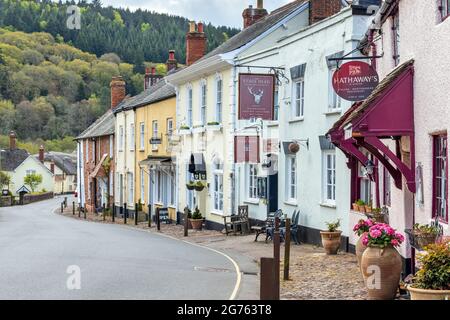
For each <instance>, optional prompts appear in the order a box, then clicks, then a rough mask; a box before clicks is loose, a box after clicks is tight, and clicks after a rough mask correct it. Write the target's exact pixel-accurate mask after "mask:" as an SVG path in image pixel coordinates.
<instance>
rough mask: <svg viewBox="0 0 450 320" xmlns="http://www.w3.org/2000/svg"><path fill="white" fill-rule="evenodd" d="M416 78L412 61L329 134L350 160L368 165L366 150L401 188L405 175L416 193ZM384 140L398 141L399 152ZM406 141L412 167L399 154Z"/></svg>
mask: <svg viewBox="0 0 450 320" xmlns="http://www.w3.org/2000/svg"><path fill="white" fill-rule="evenodd" d="M413 78H414V60H409V61H407V62H405V63H403V64H402V65H400V66H398V67H397V68H395V69H394V70H393V71H392V72H391V73H390V74H389V75H387V76H386V78H384V80H383V81H382V82H380V84H379V85H378V87H377V88H376V89H375V90H374V91H373V92H372V94H371V95H370V96H369V97H368V98H367V99H366V100H365V101H362V102H358V103H355V104H354V105H353V106H352V107H351V108H350V109H349V110H348V111H347V112H346V113H345V114H344V115H343V116H342V117H341V118H340V119H339V120H338V121H337V122H336V123H335V125H334V126H333V128H332V129H331V130H330V131H329V132H328V135H329V137H330V139H331V142H332V143H333V144H334V145H335V146H336V147H338V148H339V149H341V150H342V151H343V152H344V153H345V154H346V155H347V157H348V158H349V159H352V158H353V159H357V160H358V161H359V162H361V163H362V164H363V165H364V166H367V165H368V163H369V159H368V158H367V157H366V156H365V155H364V153H363V152H361V151H360V148H365V149H366V150H368V151H369V152H370V153H371V154H372V155H373V156H374V157H375V158H377V159H378V160H379V161H380V162H381V163H382V164H383V166H384V167H385V168H386V169H387V170H388V171H389V172H390V174H391V175H392V177H393V178H394V180H395V183H396V186H397V187H398V188H401V180H402V175H403V176H404V177H405V179H406V182H407V185H408V188H409V190H410V191H411V192H413V193H415V191H416V190H415V155H414V103H413V99H414V96H413ZM405 138H406V140H405ZM383 139H392V140H394V141H396V144H397V150H396V151H395V152H393V151H392V150H390V149H389V147H388V146H387V145H386V144H385V143H384V142H383V141H382V140H383ZM402 139H403V140H404V141H408V140H409V141H408V144H409V151H410V159H409V161H408V162H409V164H406V163H404V162H403V161H402V156H401V153H400V152H399V149H400V148H399V147H398V146H399V144H400V141H402Z"/></svg>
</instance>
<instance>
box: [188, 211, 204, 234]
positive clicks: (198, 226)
mask: <svg viewBox="0 0 450 320" xmlns="http://www.w3.org/2000/svg"><path fill="white" fill-rule="evenodd" d="M189 221H190V222H191V224H192V229H194V230H202V224H203V217H202V214H201V213H200V210H199V209H198V207H196V208H195V210H194V212H193V213H192V218H191V219H189Z"/></svg>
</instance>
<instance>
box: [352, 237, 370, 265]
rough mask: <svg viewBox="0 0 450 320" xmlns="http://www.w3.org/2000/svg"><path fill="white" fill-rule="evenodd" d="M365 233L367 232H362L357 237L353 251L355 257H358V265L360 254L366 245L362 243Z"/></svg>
mask: <svg viewBox="0 0 450 320" xmlns="http://www.w3.org/2000/svg"><path fill="white" fill-rule="evenodd" d="M366 234H367V232H364V233H363V234H362V235H361V237H360V238H359V240H358V241H357V242H356V247H355V251H356V258H357V259H358V266H361V259H362V255H363V253H364V251H366V249H367V246H365V245H363V243H362V239H363V237H364V236H365V235H366Z"/></svg>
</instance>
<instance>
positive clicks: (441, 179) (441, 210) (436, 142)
mask: <svg viewBox="0 0 450 320" xmlns="http://www.w3.org/2000/svg"><path fill="white" fill-rule="evenodd" d="M433 217H434V218H438V219H439V220H441V221H443V222H448V140H447V134H442V135H436V136H434V137H433Z"/></svg>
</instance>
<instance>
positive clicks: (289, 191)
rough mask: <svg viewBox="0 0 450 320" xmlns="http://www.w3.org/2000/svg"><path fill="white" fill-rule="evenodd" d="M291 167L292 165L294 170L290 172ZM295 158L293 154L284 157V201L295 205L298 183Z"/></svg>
mask: <svg viewBox="0 0 450 320" xmlns="http://www.w3.org/2000/svg"><path fill="white" fill-rule="evenodd" d="M292 165H294V170H292V168H293V167H292ZM297 173H298V166H297V157H296V156H295V155H293V154H289V155H286V192H285V198H286V201H288V202H292V203H297V191H298V181H297Z"/></svg>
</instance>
